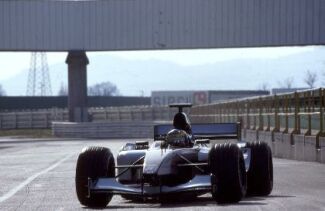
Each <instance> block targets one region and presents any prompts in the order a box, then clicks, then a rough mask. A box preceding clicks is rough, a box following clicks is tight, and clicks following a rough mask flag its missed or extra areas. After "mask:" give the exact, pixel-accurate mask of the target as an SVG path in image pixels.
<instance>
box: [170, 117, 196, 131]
mask: <svg viewBox="0 0 325 211" xmlns="http://www.w3.org/2000/svg"><path fill="white" fill-rule="evenodd" d="M173 125H174V128H175V129H179V130H184V131H186V132H187V133H188V134H192V129H191V123H190V120H189V119H188V117H187V115H186V114H185V113H184V112H179V113H177V114H175V116H174V120H173Z"/></svg>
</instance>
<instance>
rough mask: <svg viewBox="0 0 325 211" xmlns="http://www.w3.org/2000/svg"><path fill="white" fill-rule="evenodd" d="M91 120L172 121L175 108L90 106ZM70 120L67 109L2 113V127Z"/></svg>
mask: <svg viewBox="0 0 325 211" xmlns="http://www.w3.org/2000/svg"><path fill="white" fill-rule="evenodd" d="M88 112H89V117H90V119H89V120H90V121H91V122H136V121H170V120H171V118H172V117H173V115H174V113H175V110H171V109H170V108H168V107H151V106H132V107H129V106H128V107H106V108H89V109H88ZM66 121H68V110H67V109H57V108H53V109H48V110H44V109H43V110H39V111H22V112H8V113H7V112H6V113H0V129H29V128H51V125H52V122H66Z"/></svg>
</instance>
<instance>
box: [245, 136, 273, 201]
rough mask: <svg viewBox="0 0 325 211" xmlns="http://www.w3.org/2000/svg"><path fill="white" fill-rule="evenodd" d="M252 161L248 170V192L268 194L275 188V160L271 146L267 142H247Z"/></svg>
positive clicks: (258, 194)
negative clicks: (273, 160) (273, 159)
mask: <svg viewBox="0 0 325 211" xmlns="http://www.w3.org/2000/svg"><path fill="white" fill-rule="evenodd" d="M247 147H248V148H250V149H251V162H250V167H249V170H248V172H247V183H248V186H247V194H249V195H251V196H267V195H269V194H270V193H271V191H272V189H273V162H272V152H271V149H270V147H269V146H268V145H267V144H266V143H265V142H252V143H247Z"/></svg>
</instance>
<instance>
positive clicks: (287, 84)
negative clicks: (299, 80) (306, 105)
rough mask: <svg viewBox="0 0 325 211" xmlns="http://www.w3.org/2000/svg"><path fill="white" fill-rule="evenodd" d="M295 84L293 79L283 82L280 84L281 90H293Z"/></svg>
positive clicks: (289, 78)
mask: <svg viewBox="0 0 325 211" xmlns="http://www.w3.org/2000/svg"><path fill="white" fill-rule="evenodd" d="M293 83H294V79H293V77H288V78H286V79H285V80H284V81H283V82H278V84H279V86H280V87H281V88H286V89H292V86H293Z"/></svg>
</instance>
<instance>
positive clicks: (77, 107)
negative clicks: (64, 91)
mask: <svg viewBox="0 0 325 211" xmlns="http://www.w3.org/2000/svg"><path fill="white" fill-rule="evenodd" d="M65 62H66V63H67V64H68V89H69V92H68V94H69V95H68V109H69V121H70V122H88V110H87V65H88V64H89V60H88V58H87V55H86V52H84V51H70V52H69V53H68V56H67V59H66V61H65Z"/></svg>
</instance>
